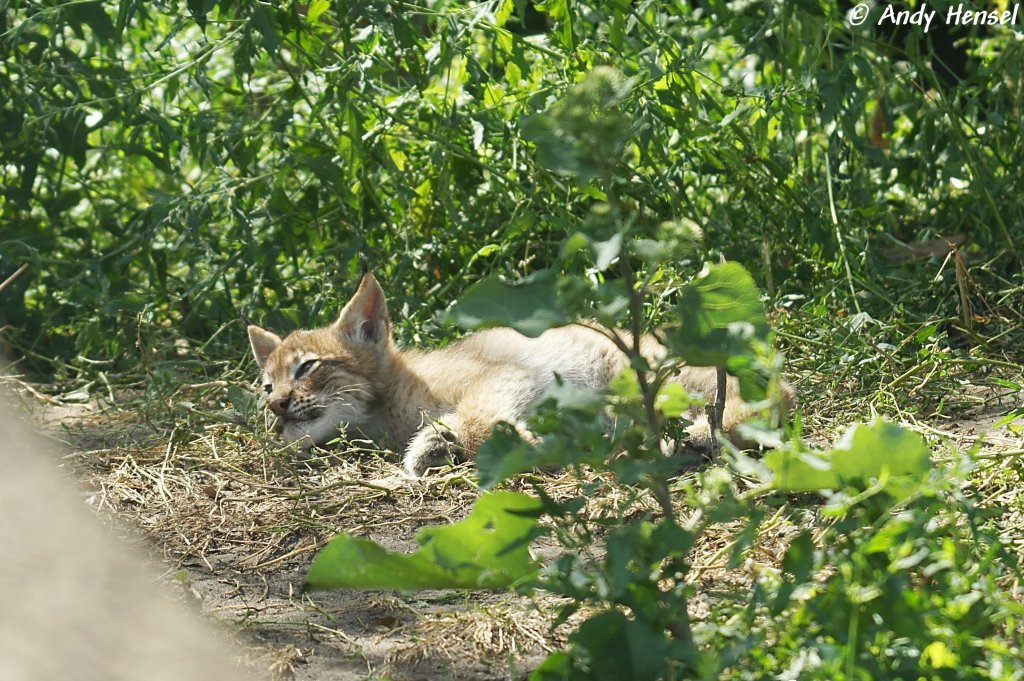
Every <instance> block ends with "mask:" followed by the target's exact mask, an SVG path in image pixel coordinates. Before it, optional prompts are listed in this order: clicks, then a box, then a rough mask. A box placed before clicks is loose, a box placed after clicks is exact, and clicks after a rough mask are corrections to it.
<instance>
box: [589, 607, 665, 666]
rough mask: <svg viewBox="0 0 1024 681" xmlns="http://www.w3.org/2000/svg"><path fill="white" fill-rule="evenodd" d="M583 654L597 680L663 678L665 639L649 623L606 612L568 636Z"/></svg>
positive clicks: (661, 633) (592, 618)
mask: <svg viewBox="0 0 1024 681" xmlns="http://www.w3.org/2000/svg"><path fill="white" fill-rule="evenodd" d="M570 640H571V641H572V643H573V644H574V645H575V646H577V647H578V648H582V649H583V650H585V651H586V654H585V655H584V657H585V658H586V659H587V660H588V662H589V665H588V666H589V669H590V675H589V676H588V677H587V678H590V679H595V680H596V681H605V680H607V681H621V680H622V679H631V680H632V681H645V680H648V679H649V680H650V681H654V680H655V679H659V678H664V673H665V658H666V656H667V655H668V648H669V644H668V640H667V639H666V638H665V634H664V632H662V631H657V630H655V629H654V628H652V627H651V626H650V624H648V623H646V622H643V621H639V620H631V619H629V618H627V617H626V616H625V615H623V614H622V613H621V612H619V611H618V610H607V611H605V612H603V613H601V614H599V615H596V616H594V617H591V618H590V619H589V620H587V621H586V622H584V623H583V624H582V625H581V626H580V628H579V631H577V632H576V633H575V634H573V635H572V636H571V637H570Z"/></svg>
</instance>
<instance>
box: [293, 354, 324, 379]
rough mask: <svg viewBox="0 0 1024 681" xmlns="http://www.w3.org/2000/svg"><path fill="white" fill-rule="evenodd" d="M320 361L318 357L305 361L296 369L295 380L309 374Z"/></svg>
mask: <svg viewBox="0 0 1024 681" xmlns="http://www.w3.org/2000/svg"><path fill="white" fill-rule="evenodd" d="M319 363H320V360H318V359H307V360H306V361H305V362H303V363H302V364H300V365H299V368H298V369H296V370H295V380H299V379H300V378H305V377H306V376H308V375H309V372H310V371H312V370H313V369H314V367H316V365H317V364H319Z"/></svg>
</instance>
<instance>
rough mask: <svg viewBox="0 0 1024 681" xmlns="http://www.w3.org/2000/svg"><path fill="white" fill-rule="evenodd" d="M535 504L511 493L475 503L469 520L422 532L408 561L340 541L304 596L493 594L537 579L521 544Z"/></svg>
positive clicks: (319, 564) (309, 578)
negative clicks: (358, 591)
mask: <svg viewBox="0 0 1024 681" xmlns="http://www.w3.org/2000/svg"><path fill="white" fill-rule="evenodd" d="M539 509H540V504H539V502H538V501H537V500H536V499H534V498H533V497H529V496H527V495H525V494H518V493H515V492H504V491H501V492H491V493H488V494H485V495H483V496H481V497H480V498H479V499H478V500H477V502H476V505H475V506H474V507H473V511H472V512H471V513H470V515H469V517H468V518H466V519H465V520H463V521H461V522H458V523H455V524H453V525H446V526H440V527H428V528H425V529H423V530H421V531H420V533H419V534H418V535H417V536H416V541H417V542H419V543H420V545H421V546H422V548H421V549H420V550H419V551H416V552H415V553H413V554H404V553H395V552H391V551H388V550H386V549H384V548H382V547H381V546H379V545H377V544H376V543H374V542H372V541H370V540H369V539H359V538H356V537H353V536H351V535H349V534H340V535H338V536H337V537H335V538H334V539H332V540H331V541H330V542H329V543H328V544H327V546H325V547H324V548H323V549H322V550H321V551H320V553H318V554H317V555H316V558H314V559H313V565H312V566H311V567H310V568H309V573H308V574H307V575H306V582H305V585H304V586H303V590H304V591H327V590H331V589H345V588H349V589H428V588H430V589H444V588H451V589H498V588H505V587H509V586H512V585H514V584H516V583H520V582H522V581H524V580H527V579H529V578H530V577H532V576H533V575H534V574H536V572H537V566H536V564H535V563H534V562H533V559H532V558H531V557H530V552H529V548H528V545H527V543H528V540H529V538H530V537H531V533H532V531H533V529H534V526H535V525H536V516H537V514H538V513H539Z"/></svg>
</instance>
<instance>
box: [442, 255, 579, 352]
mask: <svg viewBox="0 0 1024 681" xmlns="http://www.w3.org/2000/svg"><path fill="white" fill-rule="evenodd" d="M556 283H557V282H556V277H555V274H554V272H551V271H549V270H541V271H540V272H537V273H535V274H532V275H530V276H529V277H526V278H525V279H523V280H522V281H521V282H519V283H515V284H510V283H508V282H504V281H501V280H499V279H495V278H489V279H484V280H483V281H481V282H479V283H478V284H475V285H473V286H472V287H470V288H469V290H467V291H466V292H465V293H464V294H463V295H462V297H461V298H460V299H459V302H458V303H457V304H456V305H455V308H454V309H453V310H452V311H451V313H450V315H449V317H450V319H452V320H454V321H455V323H457V324H458V325H459V326H462V327H464V328H467V329H482V328H487V327H492V326H510V327H512V328H513V329H515V330H517V331H519V332H520V333H522V334H524V335H526V336H531V337H536V336H539V335H540V334H542V333H544V332H545V331H547V330H548V329H550V328H552V327H556V326H565V325H566V324H568V323H570V322H571V321H572V318H571V316H570V315H569V314H568V312H566V310H565V308H564V306H563V305H562V304H561V302H560V301H559V298H558V295H557V290H556Z"/></svg>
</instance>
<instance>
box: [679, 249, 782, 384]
mask: <svg viewBox="0 0 1024 681" xmlns="http://www.w3.org/2000/svg"><path fill="white" fill-rule="evenodd" d="M680 293H681V299H680V302H679V305H678V306H676V316H677V319H678V320H679V322H678V324H674V325H671V326H669V327H668V328H667V329H666V337H667V339H668V344H669V347H670V348H671V350H672V352H673V353H674V354H676V355H677V356H679V357H681V358H682V359H684V360H685V361H686V362H687V363H688V364H691V365H694V366H724V365H726V364H727V363H728V361H729V358H730V357H733V356H735V355H745V354H748V353H749V352H750V344H751V342H752V341H753V340H754V339H755V338H759V339H765V338H766V337H767V336H768V321H767V319H766V317H765V313H764V305H763V304H762V303H761V293H760V291H759V290H758V288H757V285H756V284H755V283H754V279H753V278H752V277H751V276H750V274H749V273H748V272H747V271H746V270H745V269H743V267H742V266H741V265H739V264H737V263H732V262H727V263H723V264H720V265H709V266H707V267H705V269H704V271H703V272H701V273H700V274H699V275H698V276H697V278H696V279H695V280H694V281H693V282H691V283H689V284H687V285H686V286H684V287H683V288H682V290H681V292H680Z"/></svg>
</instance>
